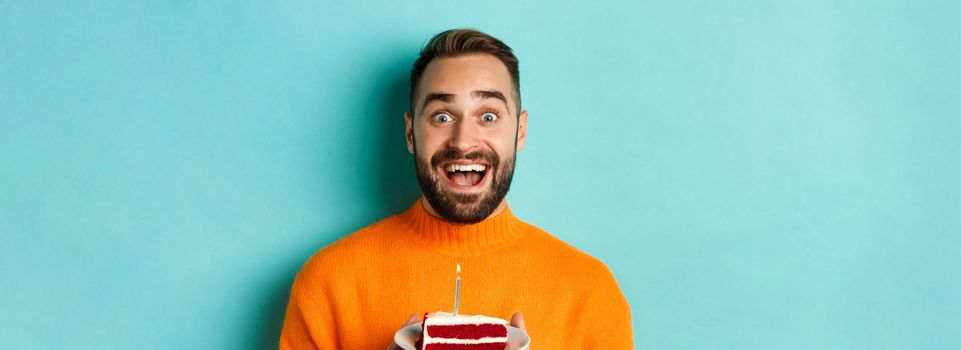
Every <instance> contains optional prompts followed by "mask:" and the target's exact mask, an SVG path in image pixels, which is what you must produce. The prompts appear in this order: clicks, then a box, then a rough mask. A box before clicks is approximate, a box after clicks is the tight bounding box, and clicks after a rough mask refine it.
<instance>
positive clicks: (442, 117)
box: [431, 113, 454, 123]
mask: <svg viewBox="0 0 961 350" xmlns="http://www.w3.org/2000/svg"><path fill="white" fill-rule="evenodd" d="M431 119H433V120H434V121H435V122H438V123H450V122H452V121H454V117H451V116H450V114H447V113H437V114H434V117H433V118H431Z"/></svg>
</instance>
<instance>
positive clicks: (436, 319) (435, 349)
mask: <svg viewBox="0 0 961 350" xmlns="http://www.w3.org/2000/svg"><path fill="white" fill-rule="evenodd" d="M505 348H507V321H504V320H502V319H499V318H496V317H489V316H482V315H457V316H454V315H453V314H449V313H446V312H435V313H432V314H425V315H424V322H423V323H422V324H421V336H420V340H418V341H417V349H419V350H460V349H471V350H504V349H505Z"/></svg>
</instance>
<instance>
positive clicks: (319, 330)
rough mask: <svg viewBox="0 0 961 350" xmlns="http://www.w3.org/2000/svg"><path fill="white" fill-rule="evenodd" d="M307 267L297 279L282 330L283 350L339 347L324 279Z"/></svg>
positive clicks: (291, 291) (281, 344)
mask: <svg viewBox="0 0 961 350" xmlns="http://www.w3.org/2000/svg"><path fill="white" fill-rule="evenodd" d="M309 272H310V271H309V269H307V268H305V269H304V270H302V271H301V272H300V273H298V274H297V277H296V278H295V279H294V284H293V286H292V287H291V289H290V301H289V302H288V304H287V312H286V315H285V316H284V326H283V330H282V331H281V333H280V350H315V349H337V348H339V347H338V346H337V345H338V344H337V337H336V335H335V334H334V331H335V330H334V329H333V328H334V326H333V325H334V319H333V310H332V309H331V308H330V303H329V302H328V300H327V299H328V298H326V296H327V293H326V292H325V291H324V288H323V283H322V282H323V281H322V280H319V278H318V277H319V276H316V275H312V274H310V273H309Z"/></svg>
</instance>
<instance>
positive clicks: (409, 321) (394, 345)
mask: <svg viewBox="0 0 961 350" xmlns="http://www.w3.org/2000/svg"><path fill="white" fill-rule="evenodd" d="M521 322H524V320H523V319H522V320H521ZM415 323H420V317H418V316H417V314H410V317H408V318H407V322H404V326H403V327H401V328H404V327H407V326H410V325H412V324H415ZM387 350H402V349H401V348H400V346H398V345H397V343H395V342H393V341H391V342H390V346H388V347H387Z"/></svg>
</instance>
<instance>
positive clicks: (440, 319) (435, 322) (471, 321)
mask: <svg viewBox="0 0 961 350" xmlns="http://www.w3.org/2000/svg"><path fill="white" fill-rule="evenodd" d="M480 324H500V325H504V326H506V325H507V321H505V320H502V319H499V318H496V317H490V316H484V315H457V316H454V315H453V314H451V313H447V312H435V313H432V314H428V315H427V320H425V321H424V326H425V328H427V327H429V326H456V325H480ZM426 333H427V334H424V340H423V341H424V344H485V343H504V342H507V337H484V338H478V339H459V338H437V337H432V336H430V329H429V328H428V329H426Z"/></svg>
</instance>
